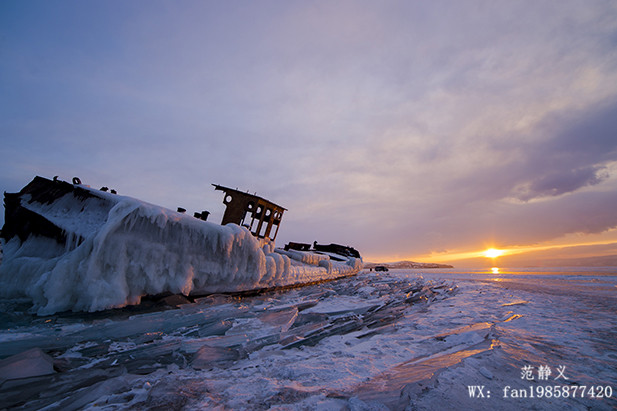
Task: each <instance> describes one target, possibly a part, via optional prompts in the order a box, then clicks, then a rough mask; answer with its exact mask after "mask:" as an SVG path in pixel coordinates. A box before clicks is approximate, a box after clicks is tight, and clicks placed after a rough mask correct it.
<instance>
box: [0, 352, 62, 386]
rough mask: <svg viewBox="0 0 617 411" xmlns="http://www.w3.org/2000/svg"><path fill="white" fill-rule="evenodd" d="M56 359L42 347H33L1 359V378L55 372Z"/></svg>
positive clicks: (34, 375)
mask: <svg viewBox="0 0 617 411" xmlns="http://www.w3.org/2000/svg"><path fill="white" fill-rule="evenodd" d="M53 373H55V371H54V360H53V359H52V358H51V357H50V356H49V355H47V354H45V353H44V352H43V350H41V349H40V348H31V349H29V350H27V351H24V352H22V353H19V354H15V355H12V356H10V357H8V358H5V359H3V360H0V380H13V379H17V378H28V377H38V376H41V375H48V374H53Z"/></svg>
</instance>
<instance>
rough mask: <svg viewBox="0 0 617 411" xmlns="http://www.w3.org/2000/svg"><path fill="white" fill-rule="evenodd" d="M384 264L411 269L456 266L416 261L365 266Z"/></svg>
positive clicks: (371, 266)
mask: <svg viewBox="0 0 617 411" xmlns="http://www.w3.org/2000/svg"><path fill="white" fill-rule="evenodd" d="M378 265H380V266H384V267H388V268H390V269H397V268H405V269H410V268H454V266H452V265H448V264H437V263H418V262H415V261H398V262H395V263H365V264H364V268H368V269H371V268H375V267H376V266H378Z"/></svg>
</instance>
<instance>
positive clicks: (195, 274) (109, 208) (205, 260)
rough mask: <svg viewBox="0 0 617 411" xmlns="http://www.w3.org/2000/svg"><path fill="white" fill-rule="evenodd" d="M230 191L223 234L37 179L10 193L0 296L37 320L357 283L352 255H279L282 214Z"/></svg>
mask: <svg viewBox="0 0 617 411" xmlns="http://www.w3.org/2000/svg"><path fill="white" fill-rule="evenodd" d="M215 189H217V190H221V191H224V200H223V202H224V203H225V205H226V207H227V208H226V211H225V214H224V216H223V224H224V225H219V224H215V223H212V222H209V221H206V218H207V212H202V213H195V215H194V216H189V215H186V214H185V213H184V212H183V211H184V210H181V209H180V210H179V211H173V210H169V209H166V208H163V207H159V206H156V205H152V204H148V203H146V202H143V201H140V200H137V199H135V198H131V197H127V196H121V195H117V194H113V193H111V192H108V191H107V190H103V189H101V190H96V189H92V188H90V187H88V186H85V185H83V184H81V182H80V181H79V179H73V184H71V183H69V182H65V181H60V180H57V179H55V178H54V180H49V179H46V178H42V177H35V178H34V180H32V182H30V183H29V184H28V185H27V186H26V187H24V188H23V189H22V190H21V191H20V192H19V193H5V198H4V203H5V204H4V205H5V215H6V218H5V225H4V227H3V228H2V238H3V241H4V244H3V251H4V255H3V259H2V264H1V265H0V296H1V297H4V298H16V297H28V298H29V299H31V300H32V303H33V310H34V311H36V312H37V313H38V314H40V315H46V314H52V313H55V312H60V311H67V310H73V311H97V310H103V309H107V308H114V307H122V306H125V305H130V304H137V303H139V302H140V300H141V298H142V297H143V296H145V295H155V294H160V293H164V292H171V293H181V294H184V295H191V294H192V295H202V294H208V293H214V292H236V291H247V290H257V289H265V288H273V287H284V286H292V285H298V284H303V283H310V282H315V281H324V280H330V279H334V278H338V277H343V276H348V275H353V274H355V273H357V272H358V271H359V270H361V269H362V259H361V257H360V255H359V254H358V252H357V251H356V250H354V249H353V248H351V247H345V246H339V245H334V244H331V245H328V246H318V245H317V244H315V247H313V248H310V247H307V245H306V244H300V246H298V244H299V243H290V244H288V246H287V247H286V249H280V248H276V247H275V243H274V240H275V238H276V235H277V233H278V229H279V226H280V223H281V218H282V216H283V213H284V211H285V208H283V207H281V206H278V205H276V204H274V203H272V202H270V201H268V200H265V199H263V198H261V197H258V196H256V195H252V194H248V193H244V192H241V191H238V190H234V189H230V188H227V187H223V186H219V185H215Z"/></svg>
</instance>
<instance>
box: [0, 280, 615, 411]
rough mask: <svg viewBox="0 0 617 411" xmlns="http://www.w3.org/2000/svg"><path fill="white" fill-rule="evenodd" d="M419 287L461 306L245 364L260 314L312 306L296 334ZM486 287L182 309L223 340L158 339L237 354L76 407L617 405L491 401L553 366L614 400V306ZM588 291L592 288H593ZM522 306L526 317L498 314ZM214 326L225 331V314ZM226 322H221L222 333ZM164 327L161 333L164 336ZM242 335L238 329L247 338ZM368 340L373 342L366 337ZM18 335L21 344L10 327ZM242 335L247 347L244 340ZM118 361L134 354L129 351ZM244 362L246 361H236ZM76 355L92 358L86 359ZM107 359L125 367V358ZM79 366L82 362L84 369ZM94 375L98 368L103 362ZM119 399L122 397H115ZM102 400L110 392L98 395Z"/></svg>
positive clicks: (326, 292)
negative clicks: (210, 321)
mask: <svg viewBox="0 0 617 411" xmlns="http://www.w3.org/2000/svg"><path fill="white" fill-rule="evenodd" d="M420 273H421V274H422V275H423V276H424V279H423V280H422V284H425V285H428V286H429V287H431V286H433V287H435V286H439V285H440V284H441V283H440V281H442V279H446V280H448V281H450V280H451V279H452V278H455V279H456V281H457V284H458V286H459V287H458V292H456V293H451V294H448V295H447V297H446V298H443V299H440V298H438V297H439V294H437V297H435V300H434V301H431V302H430V303H429V304H427V303H425V302H422V303H417V304H415V305H412V306H410V307H407V308H406V309H405V311H404V315H403V316H402V317H399V318H397V319H396V320H395V321H394V322H393V323H391V325H392V326H391V327H383V328H378V329H373V330H371V329H360V330H354V331H351V332H348V333H343V334H334V335H330V336H327V337H325V338H323V339H321V340H320V341H319V342H318V343H317V344H316V345H314V346H311V345H304V346H301V347H299V348H292V349H287V350H284V349H281V346H280V345H278V344H276V343H268V342H267V341H266V343H265V344H264V345H259V344H257V345H254V347H257V348H255V349H254V350H253V351H251V350H250V349H249V348H250V347H249V343H250V342H254V341H255V340H254V339H255V338H263V337H264V334H269V333H270V332H274V333H276V332H278V331H279V330H278V329H277V327H275V326H274V325H273V324H263V327H262V326H261V325H260V320H259V318H258V317H259V314H262V313H264V312H276V310H280V309H286V310H289V307H290V306H293V305H294V304H295V305H297V306H300V305H301V304H303V303H306V302H310V301H313V302H315V301H316V302H317V304H315V305H313V306H312V307H313V308H318V307H324V308H327V309H324V310H323V311H322V310H321V309H318V310H315V312H313V313H310V312H309V311H311V308H307V309H305V310H301V311H300V313H299V315H298V317H297V318H298V319H297V321H300V320H302V319H306V318H312V317H311V316H310V314H312V315H315V314H316V313H317V312H324V311H325V312H331V311H330V309H331V308H335V309H336V311H345V310H354V309H357V307H358V306H357V305H356V303H358V304H360V301H362V299H361V298H358V296H359V295H361V294H362V295H364V298H366V300H365V304H366V305H372V304H373V303H375V302H379V303H386V302H388V301H393V300H396V299H401V298H404V297H405V295H406V293H404V291H406V290H407V289H408V287H409V286H410V285H413V284H414V282H415V281H416V280H417V279H418V277H419V274H420ZM538 278H539V279H538ZM598 278H599V281H603V284H606V286H607V287H610V286H613V287H614V284H613V285H611V284H610V283H611V281H614V279H611V278H609V277H608V276H598ZM486 280H487V279H486V278H481V281H478V277H477V276H474V275H470V274H466V275H464V274H461V273H448V272H441V273H440V272H435V271H431V272H426V271H422V272H418V271H393V272H391V273H389V274H387V275H380V276H377V275H375V274H369V273H363V274H361V275H359V276H358V277H356V278H353V279H345V280H340V281H336V282H333V283H326V284H321V285H315V286H310V287H305V288H300V289H295V290H289V291H287V292H282V293H269V294H265V295H259V296H256V297H251V298H242V299H241V302H239V303H238V304H237V305H234V304H233V303H232V304H230V303H228V302H227V303H226V304H227V305H226V306H225V304H223V305H217V304H212V305H206V306H204V305H199V304H196V305H191V306H184V307H186V308H183V309H182V310H181V311H182V312H185V313H187V314H191V313H193V314H195V313H197V312H199V311H200V310H203V311H204V312H207V310H206V308H210V309H213V310H215V311H216V310H217V307H219V306H220V307H223V306H225V307H224V309H221V310H219V312H222V313H225V312H229V313H232V314H233V315H234V318H232V319H231V321H232V323H233V326H232V328H231V329H229V330H228V331H227V332H226V335H225V336H222V337H216V336H212V337H206V338H195V335H193V336H191V335H190V333H191V328H190V327H191V325H190V323H187V322H184V323H183V325H182V326H181V327H178V328H177V329H173V327H172V328H167V329H166V332H167V336H166V337H165V338H168V339H170V340H173V339H177V340H179V341H182V342H184V343H186V344H190V345H195V347H198V346H199V344H208V343H209V345H212V344H213V342H214V341H215V340H216V341H217V344H218V343H219V342H223V344H222V346H227V347H229V348H230V349H235V350H238V354H239V356H240V357H239V359H238V360H237V361H233V362H229V361H223V362H221V363H220V364H219V365H218V366H216V364H215V366H213V367H212V368H211V369H207V370H201V371H199V370H194V369H193V368H191V365H190V361H191V355H190V354H189V353H187V352H182V351H180V350H179V349H178V350H176V351H173V353H178V355H181V356H183V357H184V358H185V359H186V360H187V362H186V363H183V362H182V359H181V358H179V357H177V358H174V357H173V355H169V356H167V357H165V356H158V357H154V358H151V359H149V360H148V361H149V362H148V361H146V364H145V365H148V364H149V365H150V366H151V367H153V369H154V371H153V372H150V373H149V374H145V375H136V374H135V373H134V372H128V373H125V374H122V373H121V374H120V375H116V374H111V375H110V377H109V378H108V380H113V379H119V378H121V381H122V382H125V383H126V385H125V386H122V384H115V383H111V382H110V383H108V384H107V385H98V386H96V387H95V386H92V387H91V389H90V391H88V393H89V394H87V395H90V397H87V398H85V399H84V396H85V395H86V394H82V396H81V397H80V401H81V403H84V401H85V400H91V401H90V402H86V404H88V406H89V407H90V408H91V409H122V408H127V409H128V408H131V407H156V406H163V407H176V408H178V407H180V406H184V407H187V408H200V407H201V408H213V407H217V406H218V407H225V408H233V409H319V408H322V409H371V408H370V407H373V408H372V409H383V407H387V408H390V409H405V408H406V407H408V406H409V405H410V404H412V403H413V404H414V407H415V408H416V409H434V408H435V407H439V408H455V407H461V406H462V407H463V408H467V409H486V408H498V409H519V408H521V407H524V408H528V407H530V406H535V407H536V408H538V409H562V408H563V407H564V406H565V407H567V408H570V409H587V407H592V408H593V409H612V408H613V407H614V406H615V401H614V400H609V399H605V400H603V401H600V400H592V399H589V398H584V399H580V398H576V399H572V398H570V399H568V400H567V401H565V402H564V400H556V399H543V400H540V399H536V400H535V401H534V402H533V403H530V401H529V399H527V401H524V400H520V399H512V398H507V399H504V398H500V397H501V390H502V389H503V388H504V387H506V386H510V387H512V388H524V387H526V386H528V385H529V384H535V385H538V384H539V383H541V382H540V381H538V378H537V376H536V381H531V382H530V381H525V380H522V379H521V367H523V366H524V365H531V366H534V367H538V366H539V365H549V366H551V367H553V369H555V368H556V367H557V366H558V365H563V366H565V367H566V368H565V374H566V376H567V377H568V378H569V383H578V384H588V385H591V384H594V385H603V386H605V385H611V386H612V387H613V388H617V376H616V372H615V369H617V355H616V352H615V349H614V347H613V344H614V343H613V342H614V341H615V339H617V335H616V332H615V330H616V329H617V324H616V322H617V320H616V319H615V318H616V317H615V307H616V306H617V305H616V304H615V301H614V299H613V300H610V299H609V300H607V299H597V298H596V299H594V298H590V296H589V295H588V291H589V290H588V289H584V290H581V289H580V287H579V286H578V285H579V284H580V283H582V281H581V278H576V279H572V281H573V283H574V284H576V286H572V287H567V284H566V285H564V283H563V282H562V283H560V285H559V287H557V289H551V288H550V287H546V286H545V287H543V288H534V287H532V286H530V284H531V285H533V284H534V281H536V282H538V283H545V282H544V281H543V277H536V278H533V275H527V276H526V278H525V281H523V282H521V281H518V282H517V281H516V278H514V279H511V281H510V282H503V281H501V282H497V281H486ZM488 280H490V279H488ZM565 280H567V278H566V279H565ZM504 284H505V285H504ZM589 284H596V285H597V282H589ZM538 290H540V291H538ZM564 290H565V291H564ZM437 291H438V290H437ZM521 301H526V303H525V304H517V305H508V303H511V302H521ZM337 303H338V304H337ZM174 312H176V311H169V312H162V313H153V314H148V315H144V316H143V317H141V316H133V317H131V318H132V320H131V321H135V320H138V321H146V319H148V321H153V323H157V322H156V321H154V320H156V319H157V318H158V317H164V318H165V319H169V320H170V321H173V319H174V318H176V319H177V318H178V317H177V316H175V315H174V314H173V313H174ZM221 315H222V317H225V314H221ZM303 315H304V316H303ZM350 315H351V316H352V317H353V315H357V314H356V313H352V314H350ZM222 317H217V318H219V319H223V320H224V319H225V318H222ZM277 317H278V316H276V315H275V316H273V317H272V318H274V319H276V318H277ZM339 317H340V315H338V316H337V318H339ZM269 318H270V317H269ZM384 318H389V317H388V316H386V317H384ZM288 320H289V316H288V315H287V316H286V315H281V321H282V322H285V321H288ZM109 321H112V322H113V321H116V320H109ZM109 321H106V322H105V323H108V322H109ZM170 321H166V322H165V324H167V325H169V324H170ZM118 322H121V321H120V320H118ZM326 322H327V321H326ZM159 323H160V321H159ZM180 323H181V322H178V324H179V325H180ZM45 324H46V323H39V324H34V325H31V326H30V328H27V327H24V328H23V329H22V330H21V332H24V331H31V332H33V333H34V332H39V333H41V334H45V333H54V332H56V333H57V332H58V331H55V330H54V328H53V327H51V326H48V325H45ZM81 326H82V327H86V328H88V327H89V326H92V325H88V324H85V323H84V324H81ZM46 327H48V328H46ZM107 327H109V325H107ZM242 327H244V328H245V329H244V334H243V333H242V332H241V331H242ZM268 327H269V328H268ZM107 329H108V330H109V329H110V328H107ZM121 329H124V327H121ZM293 329H294V328H293V327H292V328H291V330H293ZM260 330H262V331H264V332H261V331H260ZM375 330H377V332H374V333H372V334H371V333H370V332H371V331H375ZM266 331H267V332H266ZM14 332H16V333H17V332H20V330H19V327H17V329H14ZM60 333H62V331H60ZM25 334H27V332H25ZM244 335H246V336H247V337H246V338H245V339H243V337H244ZM363 336H364V337H363ZM266 337H267V336H266ZM252 338H253V340H251V339H252ZM129 339H133V337H129ZM225 341H227V342H228V343H227V345H225V344H224V342H225ZM247 341H249V343H247ZM259 341H265V340H259ZM119 342H122V341H119ZM125 342H130V341H126V340H125ZM112 343H113V341H112V342H108V343H107V344H109V347H107V351H108V352H112V351H113V350H116V351H117V347H118V346H119V345H117V344H116V345H113V344H112ZM93 344H94V345H93V346H90V347H89V348H87V349H89V350H91V351H89V353H90V354H89V355H90V357H88V356H86V361H88V360H92V361H94V360H93V359H92V358H94V356H95V354H93V353H96V352H97V350H100V347H101V344H103V345H104V344H105V342H104V341H95V342H94V343H93ZM137 346H138V347H137V348H138V349H139V348H141V349H144V348H147V344H144V343H141V346H140V345H139V344H137ZM167 346H168V345H161V347H163V351H161V349H159V351H156V350H154V351H152V350H151V351H147V352H165V351H164V349H165V347H167ZM169 346H172V345H169ZM179 346H180V345H179ZM126 347H127V348H130V345H127V346H126ZM0 348H1V347H0ZM155 348H156V347H155ZM243 350H244V351H245V355H243V354H242V351H243ZM68 351H70V349H68V350H67V352H68ZM195 351H196V349H195V350H194V351H193V353H194V352H195ZM81 352H83V353H88V351H86V350H83V351H81ZM129 352H130V351H127V352H126V353H129ZM109 355H111V354H109ZM116 358H120V360H122V358H126V357H116ZM166 358H167V359H168V360H169V361H168V362H167V364H165V363H164V362H165V361H166V360H165V359H166ZM81 360H82V361H84V359H83V357H82V359H81ZM164 360H165V361H164ZM96 361H105V359H104V356H102V357H100V358H97V359H96ZM158 361H161V363H159V365H156V364H154V363H155V362H158ZM109 363H112V361H109ZM99 364H100V363H99ZM120 366H121V365H113V366H109V368H108V369H109V370H114V369H116V368H117V367H120ZM127 366H130V363H129V364H128V365H127ZM95 370H96V367H93V368H92V371H90V370H84V372H92V373H94V372H95ZM70 372H71V371H65V372H64V375H66V376H68V375H70ZM106 372H110V371H106ZM554 372H555V371H554ZM59 374H62V373H59ZM129 377H130V378H129ZM119 381H120V380H119ZM551 383H562V382H560V381H557V382H555V381H551ZM472 385H478V386H482V385H483V386H485V387H486V388H485V391H484V392H485V394H486V392H487V391H488V390H490V391H491V392H492V395H491V397H490V398H487V399H478V398H476V399H470V398H469V393H468V388H467V387H468V386H472ZM120 386H122V387H123V388H121V389H120V388H117V387H120ZM115 387H116V388H115ZM1 388H2V389H4V387H1ZM104 388H107V389H108V390H110V391H108V392H102V390H103V389H104ZM114 390H115V391H114ZM69 394H70V392H69ZM95 397H96V398H95ZM367 407H368V408H367Z"/></svg>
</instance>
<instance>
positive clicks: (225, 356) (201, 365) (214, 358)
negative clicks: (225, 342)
mask: <svg viewBox="0 0 617 411" xmlns="http://www.w3.org/2000/svg"><path fill="white" fill-rule="evenodd" d="M239 358H240V352H239V351H238V350H235V349H233V348H227V347H212V346H209V345H204V346H202V347H201V348H200V349H199V351H197V353H196V354H195V357H194V358H193V362H192V363H191V365H192V366H193V368H195V369H198V370H204V369H211V368H214V367H215V366H223V365H226V364H229V363H231V362H233V361H237V360H238V359H239Z"/></svg>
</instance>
